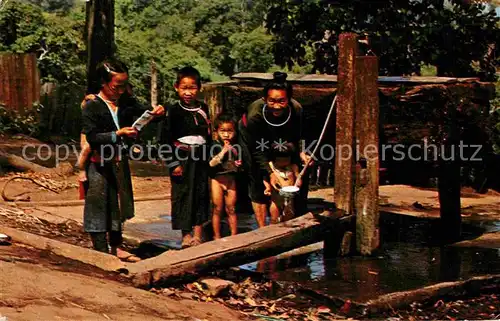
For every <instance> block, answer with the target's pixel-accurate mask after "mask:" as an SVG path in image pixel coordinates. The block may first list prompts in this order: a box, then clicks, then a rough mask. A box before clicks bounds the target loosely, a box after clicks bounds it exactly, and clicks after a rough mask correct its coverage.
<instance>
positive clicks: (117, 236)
mask: <svg viewBox="0 0 500 321" xmlns="http://www.w3.org/2000/svg"><path fill="white" fill-rule="evenodd" d="M106 234H107V235H106ZM107 236H108V237H107ZM90 238H91V239H92V246H93V247H94V250H96V251H99V252H105V253H109V249H108V244H109V246H112V247H118V246H119V245H121V244H122V241H123V238H122V232H118V231H111V232H108V233H106V232H91V233H90ZM108 238H109V241H108Z"/></svg>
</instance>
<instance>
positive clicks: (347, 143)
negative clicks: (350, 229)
mask: <svg viewBox="0 0 500 321" xmlns="http://www.w3.org/2000/svg"><path fill="white" fill-rule="evenodd" d="M357 53H358V40H357V36H356V34H354V33H343V34H341V35H340V37H339V67H338V70H339V72H338V92H337V95H338V98H337V127H336V154H335V156H336V157H335V193H334V201H335V203H336V205H337V207H338V208H339V209H341V210H343V211H345V213H347V214H353V212H354V211H353V209H354V185H353V183H354V182H353V174H354V155H353V152H354V150H353V146H354V142H355V139H354V119H355V111H356V110H355V98H356V96H355V94H356V79H355V74H356V72H355V64H356V55H357Z"/></svg>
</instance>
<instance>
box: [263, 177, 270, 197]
mask: <svg viewBox="0 0 500 321" xmlns="http://www.w3.org/2000/svg"><path fill="white" fill-rule="evenodd" d="M264 187H265V189H264V195H266V196H271V184H269V183H268V182H266V181H264Z"/></svg>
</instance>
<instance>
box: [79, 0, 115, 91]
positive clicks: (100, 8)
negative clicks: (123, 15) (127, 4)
mask: <svg viewBox="0 0 500 321" xmlns="http://www.w3.org/2000/svg"><path fill="white" fill-rule="evenodd" d="M114 6H115V2H114V0H89V1H88V2H87V7H86V39H87V57H88V60H87V92H88V93H98V92H99V90H100V88H101V83H100V79H99V76H98V75H97V73H96V67H97V65H98V64H99V63H100V62H102V61H103V60H104V59H106V58H109V57H112V56H113V55H114V53H115V49H116V48H115V44H114V42H115V36H114V28H115V17H114Z"/></svg>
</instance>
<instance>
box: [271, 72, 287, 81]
mask: <svg viewBox="0 0 500 321" xmlns="http://www.w3.org/2000/svg"><path fill="white" fill-rule="evenodd" d="M287 77H288V75H287V73H286V72H281V71H275V72H274V73H273V80H274V81H276V82H278V83H284V82H285V81H286V78H287Z"/></svg>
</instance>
